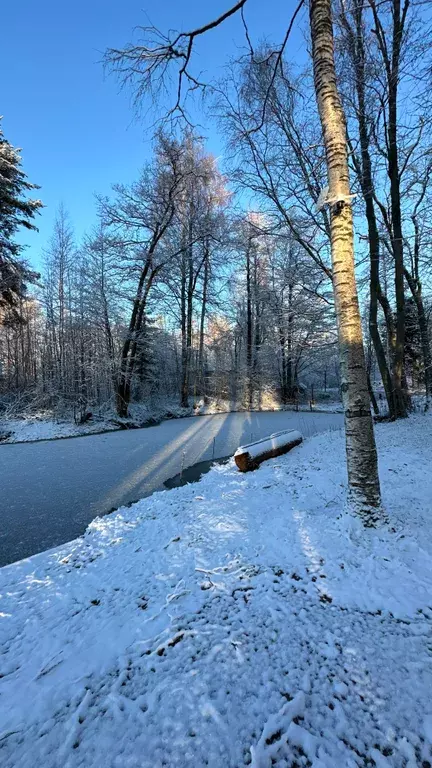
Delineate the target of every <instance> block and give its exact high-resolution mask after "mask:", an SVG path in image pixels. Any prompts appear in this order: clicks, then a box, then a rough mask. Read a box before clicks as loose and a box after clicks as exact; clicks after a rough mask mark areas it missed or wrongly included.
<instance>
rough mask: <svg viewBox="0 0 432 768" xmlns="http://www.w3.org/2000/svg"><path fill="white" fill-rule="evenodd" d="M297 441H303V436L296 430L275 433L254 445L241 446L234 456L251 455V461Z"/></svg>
mask: <svg viewBox="0 0 432 768" xmlns="http://www.w3.org/2000/svg"><path fill="white" fill-rule="evenodd" d="M297 440H300V441H301V440H303V437H302V435H301V434H300V432H299V431H298V430H296V429H289V430H283V431H282V432H275V433H274V434H273V435H270V436H269V438H268V439H267V440H256V441H255V442H254V443H249V444H248V445H241V446H239V448H237V450H236V452H235V454H234V456H240V455H242V454H243V453H247V454H249V456H250V457H251V459H255V458H257V456H261V455H262V454H263V453H269V452H270V451H274V450H276V449H278V448H283V447H284V446H286V445H288V443H292V442H295V441H297Z"/></svg>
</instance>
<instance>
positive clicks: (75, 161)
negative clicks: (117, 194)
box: [0, 0, 304, 265]
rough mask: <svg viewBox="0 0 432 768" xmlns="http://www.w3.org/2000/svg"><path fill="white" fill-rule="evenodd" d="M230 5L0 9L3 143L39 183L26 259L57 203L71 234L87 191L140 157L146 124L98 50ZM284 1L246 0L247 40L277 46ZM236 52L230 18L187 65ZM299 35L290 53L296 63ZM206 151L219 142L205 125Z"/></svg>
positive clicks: (171, 0)
mask: <svg viewBox="0 0 432 768" xmlns="http://www.w3.org/2000/svg"><path fill="white" fill-rule="evenodd" d="M230 4H231V0H207V2H202V0H201V1H200V0H183V1H182V2H181V1H180V0H159V2H156V3H151V4H150V3H149V2H148V0H122V1H120V0H86V1H84V0H73V2H61V1H60V2H59V0H39V2H34V0H22V1H21V2H20V3H19V4H13V3H7V4H6V5H5V6H4V7H3V8H2V44H1V46H0V71H1V72H2V73H3V74H2V87H1V97H0V114H2V115H3V117H4V119H3V121H2V123H3V130H4V133H5V136H6V138H7V139H8V140H9V141H10V142H11V143H12V144H13V145H14V146H19V147H22V148H23V152H22V155H23V167H24V170H25V171H26V173H27V174H28V176H29V179H30V180H31V181H33V182H35V183H37V184H40V185H41V190H40V191H39V192H38V196H39V197H40V198H41V199H42V200H43V202H44V203H45V205H46V208H45V209H44V210H43V211H42V215H41V216H40V217H38V222H37V223H38V226H39V230H40V231H39V233H37V234H32V233H30V234H28V233H25V235H22V236H21V237H20V241H21V242H25V243H28V245H29V248H28V250H27V254H26V255H27V257H28V258H29V259H30V260H31V261H32V262H33V263H34V264H36V265H37V264H38V263H39V259H40V252H41V249H42V248H43V246H44V245H45V243H46V242H47V239H48V238H49V235H50V232H51V228H52V224H53V219H54V216H55V211H56V208H57V206H58V204H59V203H60V202H61V201H63V202H64V204H65V206H66V208H67V209H68V210H69V212H70V215H71V218H72V222H73V225H74V227H75V230H76V233H77V235H78V236H81V235H82V233H83V232H84V231H85V230H86V229H89V228H90V227H91V225H92V224H93V222H94V217H95V206H94V193H95V192H97V193H102V194H104V193H108V192H109V189H110V186H111V184H112V183H114V182H130V181H132V180H133V179H134V178H135V177H136V176H137V173H138V171H139V168H140V166H141V165H142V164H143V162H144V161H145V159H146V158H147V157H148V156H149V151H150V142H151V130H150V127H149V121H148V120H147V122H145V121H141V122H137V120H136V119H135V118H134V114H133V110H132V108H131V104H130V98H129V95H128V94H127V93H126V92H119V86H118V83H117V82H116V80H115V78H114V77H113V76H108V75H105V74H104V72H103V68H102V65H101V63H100V61H101V58H102V54H103V52H104V51H105V49H106V48H107V47H110V46H121V45H122V44H124V43H125V42H127V41H129V40H130V39H131V38H132V37H133V28H134V27H135V26H136V25H139V24H145V23H146V16H145V12H147V13H148V16H149V17H150V19H151V21H152V22H153V23H154V24H155V25H156V26H157V27H159V28H160V29H161V30H163V31H165V30H167V29H169V28H175V29H189V28H191V27H194V26H196V25H197V24H202V23H204V22H207V21H209V20H210V19H212V18H214V17H216V16H217V15H219V14H220V13H221V12H222V11H223V10H225V9H226V8H228V7H229V5H230ZM294 7H295V5H294V0H292V1H291V0H288V2H286V0H267V1H266V2H263V0H248V3H247V5H246V10H245V15H246V18H247V21H248V25H249V26H250V30H251V34H252V36H253V38H254V39H255V41H257V40H259V39H263V37H267V38H269V39H270V40H276V41H280V39H281V37H282V36H283V33H284V31H285V29H286V26H287V24H288V23H289V19H290V16H291V13H292V11H293V9H294ZM242 45H244V37H243V32H242V25H241V22H240V20H239V19H235V20H234V19H232V20H229V21H228V22H226V23H225V24H224V25H223V27H221V28H220V29H218V30H215V31H213V32H211V33H208V34H207V35H206V36H205V40H204V39H203V40H202V42H200V44H199V46H197V65H198V66H199V69H200V70H206V71H207V73H208V75H209V76H215V75H217V74H218V72H220V68H221V67H222V65H223V64H224V63H225V62H226V60H227V59H228V58H229V57H230V56H233V55H235V54H236V51H237V50H238V49H239V47H240V46H242ZM302 49H303V50H304V40H303V36H302V33H301V31H300V29H297V30H296V32H295V34H294V35H293V37H292V40H291V45H290V56H292V57H293V58H294V59H295V58H298V57H299V56H301V51H302ZM205 133H206V135H207V136H208V139H209V142H208V146H209V149H210V150H211V151H213V152H215V153H217V154H219V153H220V152H221V149H222V143H221V140H220V138H219V137H218V136H217V134H216V132H215V130H214V127H212V126H210V125H206V126H205Z"/></svg>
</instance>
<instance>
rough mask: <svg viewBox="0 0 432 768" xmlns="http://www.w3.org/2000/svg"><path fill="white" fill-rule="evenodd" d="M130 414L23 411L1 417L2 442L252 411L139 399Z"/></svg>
mask: <svg viewBox="0 0 432 768" xmlns="http://www.w3.org/2000/svg"><path fill="white" fill-rule="evenodd" d="M129 410H130V417H129V418H127V419H120V418H119V417H118V416H117V414H116V413H115V411H114V410H113V409H112V408H106V409H105V410H104V411H103V412H101V413H97V414H94V415H93V416H92V418H91V419H90V420H89V421H87V422H85V423H84V424H75V422H74V421H73V419H72V415H70V417H69V418H67V417H64V418H62V419H60V418H54V416H53V415H52V414H50V412H46V411H42V412H40V413H35V414H31V415H22V417H21V418H9V417H8V418H7V417H5V416H4V417H3V418H0V444H7V443H27V442H37V441H39V440H56V439H61V438H66V437H79V436H81V435H91V434H99V433H104V432H115V431H118V430H119V429H121V428H122V427H121V425H122V424H123V428H124V429H132V428H140V427H151V426H154V425H157V424H160V423H161V422H163V421H167V420H171V419H184V418H188V417H191V416H212V415H217V414H224V413H226V414H228V413H250V412H248V411H247V410H246V409H245V408H244V407H242V406H241V405H240V404H239V403H232V402H230V401H228V400H211V401H210V402H209V403H208V404H204V401H203V400H199V401H198V402H197V403H196V405H195V406H191V407H190V408H182V407H180V406H179V405H178V404H177V403H176V402H173V401H169V400H168V401H164V402H161V403H155V404H153V405H152V404H148V405H146V404H143V403H135V404H132V405H131V406H130V409H129ZM310 410H311V409H310V407H309V405H305V404H303V405H300V406H299V407H298V408H295V407H294V406H280V405H277V404H272V405H271V407H270V405H269V407H268V408H266V407H264V406H263V409H262V410H259V411H258V410H256V411H252V413H257V414H259V413H269V414H270V413H273V412H278V413H282V412H285V411H288V412H289V411H290V412H300V413H308V412H309V411H310ZM313 412H316V413H320V412H322V413H329V414H330V413H339V414H341V413H343V410H342V404H341V403H325V404H318V405H315V406H314V407H313Z"/></svg>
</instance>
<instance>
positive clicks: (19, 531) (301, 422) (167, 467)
mask: <svg viewBox="0 0 432 768" xmlns="http://www.w3.org/2000/svg"><path fill="white" fill-rule="evenodd" d="M342 427H343V416H342V415H341V414H336V413H335V414H326V413H305V412H300V413H295V412H291V411H285V412H270V413H256V412H254V413H224V414H218V415H216V416H198V417H191V418H187V419H176V420H173V421H165V422H163V423H162V424H161V425H160V426H157V427H150V428H148V429H137V430H131V431H120V432H107V433H105V434H101V435H90V436H86V437H78V438H73V439H64V440H53V441H49V442H38V443H37V442H34V443H21V444H16V445H14V444H10V445H0V566H2V565H6V564H7V563H11V562H14V561H15V560H20V559H22V558H24V557H28V556H30V555H32V554H35V553H36V552H41V551H43V550H45V549H48V548H50V547H54V546H56V545H58V544H62V543H64V542H65V541H69V540H70V539H74V538H76V537H77V536H79V535H80V534H82V533H83V532H84V531H85V529H86V527H87V525H88V524H89V523H90V521H91V520H93V518H95V517H96V516H97V515H103V514H106V513H107V512H109V511H111V510H112V509H116V508H117V507H120V506H122V505H123V504H127V503H129V502H132V501H136V500H137V499H139V498H142V497H143V496H148V495H149V494H151V493H153V492H154V491H157V490H161V489H162V488H163V483H164V481H165V480H167V479H168V478H170V477H173V476H174V475H176V474H178V473H179V472H180V471H181V469H182V466H183V468H185V467H189V466H191V465H192V464H196V463H197V462H200V461H205V460H208V459H211V458H213V456H214V458H218V457H222V456H227V455H229V454H232V453H233V452H234V451H235V449H236V448H237V447H238V446H239V445H241V444H242V443H247V442H251V440H257V439H258V438H260V437H264V436H266V435H269V434H270V433H272V432H277V431H279V430H282V429H299V430H300V431H301V432H302V434H303V436H304V437H309V436H310V435H314V434H317V433H318V432H324V431H326V430H329V429H340V428H342Z"/></svg>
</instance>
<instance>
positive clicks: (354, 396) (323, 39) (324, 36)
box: [310, 0, 381, 526]
mask: <svg viewBox="0 0 432 768" xmlns="http://www.w3.org/2000/svg"><path fill="white" fill-rule="evenodd" d="M310 25H311V37H312V58H313V68H314V82H315V93H316V99H317V104H318V110H319V114H320V119H321V125H322V130H323V135H324V145H325V151H326V160H327V169H328V178H329V203H330V210H331V221H330V225H331V251H332V266H333V286H334V296H335V309H336V317H337V325H338V338H339V358H340V369H341V390H342V397H343V404H344V413H345V435H346V451H347V468H348V486H349V502H350V505H351V507H352V508H353V511H355V512H357V513H358V514H359V515H360V516H361V517H362V519H363V522H364V524H365V525H367V526H374V525H375V524H376V523H377V522H378V521H379V519H380V515H381V496H380V485H379V477H378V462H377V453H376V446H375V437H374V431H373V422H372V415H371V412H370V403H369V393H368V385H367V375H366V365H365V356H364V348H363V335H362V327H361V318H360V310H359V303H358V296H357V286H356V280H355V270H354V236H353V221H352V210H351V199H350V184H349V169H348V159H347V147H346V125H345V115H344V113H343V109H342V104H341V100H340V96H339V92H338V89H337V84H336V72H335V65H334V46H333V26H332V16H331V0H310Z"/></svg>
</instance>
